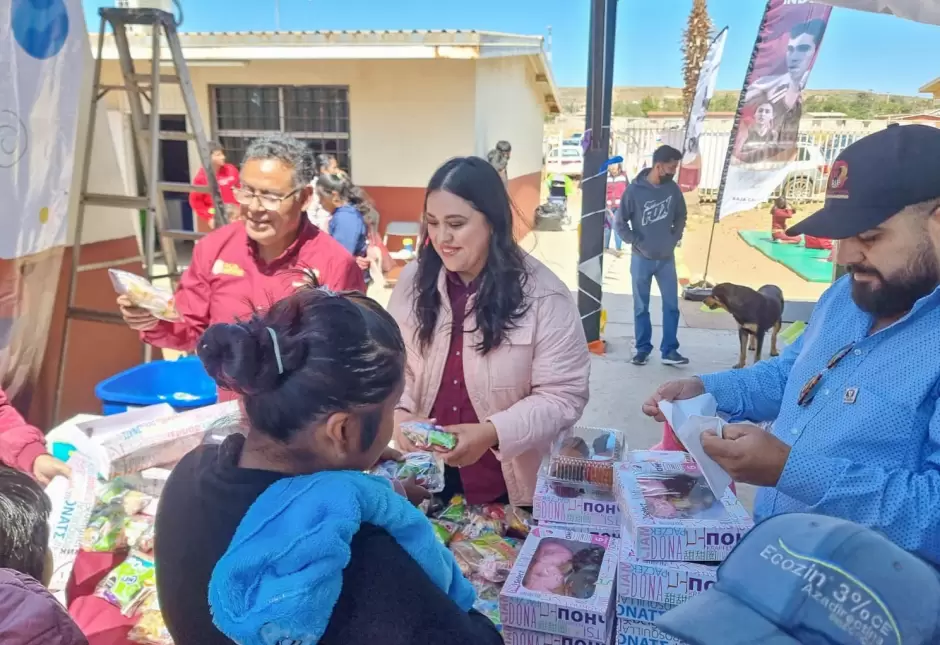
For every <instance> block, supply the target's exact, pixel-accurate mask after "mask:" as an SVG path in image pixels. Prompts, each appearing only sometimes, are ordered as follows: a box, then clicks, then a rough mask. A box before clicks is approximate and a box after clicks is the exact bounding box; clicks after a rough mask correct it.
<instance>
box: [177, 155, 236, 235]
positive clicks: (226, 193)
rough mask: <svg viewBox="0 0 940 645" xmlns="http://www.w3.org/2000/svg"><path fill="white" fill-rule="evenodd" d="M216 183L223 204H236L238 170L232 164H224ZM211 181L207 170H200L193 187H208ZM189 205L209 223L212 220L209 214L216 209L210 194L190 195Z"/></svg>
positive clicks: (217, 175) (218, 173) (216, 175)
mask: <svg viewBox="0 0 940 645" xmlns="http://www.w3.org/2000/svg"><path fill="white" fill-rule="evenodd" d="M215 179H216V181H218V182H219V192H220V193H221V194H222V202H223V203H225V204H234V203H236V202H235V195H233V194H232V189H233V188H235V187H236V186H238V168H236V167H235V166H233V165H232V164H230V163H227V164H222V167H221V168H219V172H217V173H216V174H215ZM208 185H209V179H208V177H206V169H205V168H200V169H199V172H197V173H196V177H195V178H194V179H193V186H208ZM189 205H190V206H192V208H193V212H194V213H196V215H197V216H198V217H200V218H202V219H204V220H206V221H207V222H208V221H209V220H211V219H212V215H211V214H210V213H209V209H210V208H215V205H214V204H213V203H212V195H210V194H209V193H189Z"/></svg>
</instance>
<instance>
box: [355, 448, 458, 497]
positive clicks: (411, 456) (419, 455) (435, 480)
mask: <svg viewBox="0 0 940 645" xmlns="http://www.w3.org/2000/svg"><path fill="white" fill-rule="evenodd" d="M372 474H374V475H379V476H381V477H386V478H388V479H398V480H401V481H404V480H406V479H409V478H411V477H414V478H415V482H416V483H417V484H418V485H419V486H424V487H425V488H426V489H427V490H428V492H430V493H439V492H441V491H442V490H444V468H443V467H442V466H441V463H440V461H439V460H438V459H437V457H435V456H434V455H432V454H431V453H429V452H409V453H406V454H404V455H402V461H383V462H382V463H380V464H378V465H377V466H375V468H373V469H372Z"/></svg>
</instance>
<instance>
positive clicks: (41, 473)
mask: <svg viewBox="0 0 940 645" xmlns="http://www.w3.org/2000/svg"><path fill="white" fill-rule="evenodd" d="M58 475H62V476H63V477H71V476H72V469H71V468H69V467H68V466H67V465H66V464H65V463H63V462H62V461H59V460H58V459H56V458H55V457H53V456H52V455H39V456H38V457H36V461H34V462H33V477H35V478H36V481H38V482H39V483H40V484H42V485H43V486H45V485H47V484H48V483H49V482H51V481H52V480H53V479H54V478H55V477H57V476H58Z"/></svg>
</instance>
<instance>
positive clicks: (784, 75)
mask: <svg viewBox="0 0 940 645" xmlns="http://www.w3.org/2000/svg"><path fill="white" fill-rule="evenodd" d="M831 12H832V7H831V6H829V5H826V4H819V3H815V2H807V1H806V0H770V1H769V2H768V3H767V8H766V10H765V11H764V17H763V19H762V20H761V24H760V29H759V31H758V35H757V42H756V43H755V45H754V52H753V53H752V54H751V62H750V65H749V66H748V71H747V76H746V77H745V80H744V88H743V89H742V91H741V98H740V100H739V102H738V109H737V113H736V114H735V120H734V127H733V128H732V130H731V140H730V145H729V146H728V154H727V156H726V158H725V167H724V172H723V173H722V178H721V179H722V181H721V185H720V187H719V189H718V203H717V205H716V208H715V220H716V221H718V220H720V219H721V218H723V217H727V216H728V215H731V214H733V213H738V212H741V211H746V210H749V209H751V208H754V207H756V206H758V205H760V204H761V203H763V202H765V201H766V200H767V199H768V198H769V197H770V195H771V194H772V193H773V191H774V189H776V188H778V187H781V186H782V185H783V184H784V182H785V181H786V178H787V173H788V172H789V169H790V167H791V164H792V162H793V161H794V160H796V158H797V154H798V148H799V132H800V118H801V117H802V115H803V90H804V88H805V87H806V81H807V79H808V78H809V74H810V71H811V70H812V69H813V63H814V62H815V61H816V56H817V55H818V54H819V48H820V46H821V45H822V41H823V36H824V35H825V33H826V26H827V24H828V22H829V14H830V13H831Z"/></svg>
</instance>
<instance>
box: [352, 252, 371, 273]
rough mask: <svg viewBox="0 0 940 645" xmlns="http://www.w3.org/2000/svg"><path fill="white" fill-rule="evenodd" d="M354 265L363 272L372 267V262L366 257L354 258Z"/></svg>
mask: <svg viewBox="0 0 940 645" xmlns="http://www.w3.org/2000/svg"><path fill="white" fill-rule="evenodd" d="M356 264H357V265H359V268H360V269H362V270H363V271H365V270H366V269H368V268H369V267H370V266H372V261H371V260H370V259H369V258H366V257H360V256H358V255H357V256H356Z"/></svg>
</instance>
